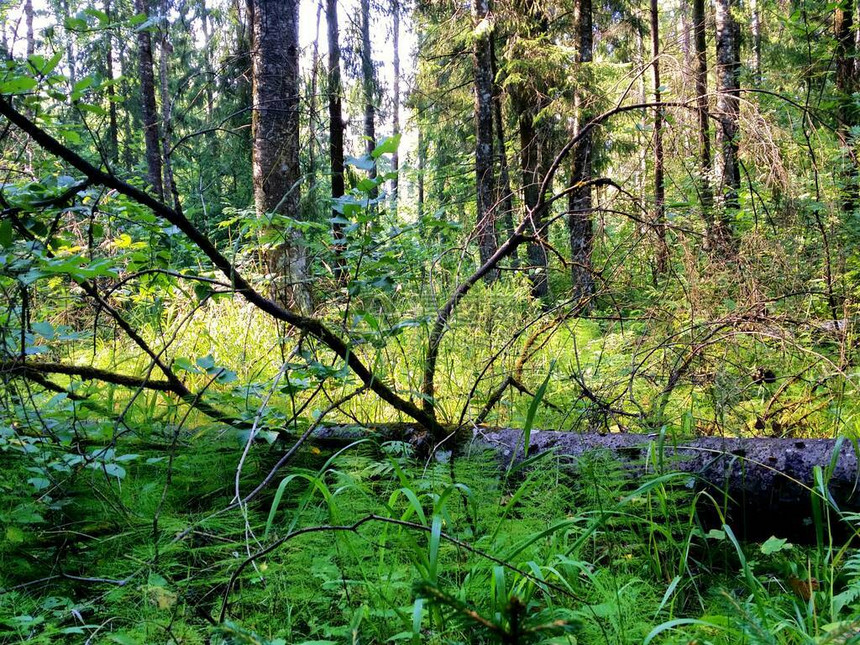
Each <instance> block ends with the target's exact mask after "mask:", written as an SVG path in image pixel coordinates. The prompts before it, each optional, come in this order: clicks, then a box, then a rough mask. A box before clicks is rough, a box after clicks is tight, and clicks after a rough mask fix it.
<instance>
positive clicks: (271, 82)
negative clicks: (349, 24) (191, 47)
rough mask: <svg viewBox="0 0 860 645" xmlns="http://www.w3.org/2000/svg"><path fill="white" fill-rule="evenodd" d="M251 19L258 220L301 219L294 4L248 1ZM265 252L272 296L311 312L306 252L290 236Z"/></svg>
mask: <svg viewBox="0 0 860 645" xmlns="http://www.w3.org/2000/svg"><path fill="white" fill-rule="evenodd" d="M249 8H250V13H251V17H252V22H251V34H252V46H251V61H252V95H253V117H252V128H253V137H254V143H253V175H254V203H255V205H256V209H257V215H258V217H261V218H264V217H265V218H269V217H271V216H272V215H282V216H287V217H291V218H295V219H299V218H300V213H299V202H300V188H299V184H300V180H301V169H300V167H299V3H298V0H286V1H285V0H249ZM281 239H282V241H281V242H280V243H279V244H277V245H275V247H274V248H271V249H270V250H269V251H268V252H267V257H266V261H267V264H268V268H269V273H270V275H271V276H272V278H273V286H272V296H273V299H274V300H275V301H276V302H279V303H281V304H282V305H284V306H295V307H298V309H299V310H301V311H309V310H310V308H311V302H310V291H309V289H308V286H307V283H306V281H307V278H308V267H307V255H306V251H305V248H304V247H303V246H302V245H301V243H300V242H301V241H300V239H299V236H298V235H297V234H295V233H294V232H292V231H284V232H282V238H281Z"/></svg>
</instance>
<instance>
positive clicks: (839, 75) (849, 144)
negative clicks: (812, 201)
mask: <svg viewBox="0 0 860 645" xmlns="http://www.w3.org/2000/svg"><path fill="white" fill-rule="evenodd" d="M854 10H855V8H854V0H842V2H841V3H840V4H839V6H837V8H836V10H835V14H834V20H833V25H834V31H835V35H836V55H835V59H836V93H837V101H838V108H837V118H838V120H839V123H838V129H837V132H838V134H839V138H840V141H841V144H842V149H843V154H844V156H845V158H846V160H845V168H844V170H843V172H842V184H843V185H842V187H841V189H840V193H841V195H840V201H841V208H842V213H843V215H850V214H851V213H853V212H854V211H855V210H856V209H857V206H858V201H860V196H858V182H857V175H858V169H857V156H856V153H855V152H854V145H855V144H854V141H853V138H852V136H851V129H852V128H853V127H854V126H856V125H857V123H858V118H857V117H858V114H857V108H856V107H855V105H854V93H855V92H857V91H858V82H857V80H858V74H857V72H856V71H855V68H854V58H855V43H854V25H853V18H854Z"/></svg>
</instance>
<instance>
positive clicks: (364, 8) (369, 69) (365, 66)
mask: <svg viewBox="0 0 860 645" xmlns="http://www.w3.org/2000/svg"><path fill="white" fill-rule="evenodd" d="M361 78H362V85H363V90H364V141H365V150H366V152H367V155H368V156H370V153H372V152H373V150H374V148H376V97H375V94H376V82H375V80H374V75H373V51H372V50H371V45H370V0H361ZM367 176H368V177H369V178H370V179H376V164H373V166H372V167H371V168H370V170H369V171H368V173H367ZM378 194H379V193H378V191H377V190H376V189H375V188H374V189H373V190H372V191H371V193H370V197H371V199H375V198H376V196H377V195H378Z"/></svg>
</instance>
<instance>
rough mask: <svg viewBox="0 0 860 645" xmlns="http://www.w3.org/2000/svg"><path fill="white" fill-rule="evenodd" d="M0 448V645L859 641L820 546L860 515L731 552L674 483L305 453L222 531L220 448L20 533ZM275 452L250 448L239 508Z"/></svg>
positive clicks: (852, 605)
mask: <svg viewBox="0 0 860 645" xmlns="http://www.w3.org/2000/svg"><path fill="white" fill-rule="evenodd" d="M4 447H5V448H7V450H6V452H4V453H0V467H2V471H3V472H4V474H5V475H6V476H5V477H4V481H3V482H2V484H0V485H2V487H3V489H4V494H3V496H2V499H3V506H2V513H3V520H4V525H5V535H4V537H3V541H2V546H0V558H2V559H0V570H2V585H3V587H4V588H5V589H4V593H2V594H0V641H2V642H8V643H19V642H20V643H24V642H28V643H49V642H87V643H120V644H127V643H207V642H211V643H218V642H220V643H307V644H310V643H314V644H321V643H348V642H350V643H385V642H411V643H419V642H422V643H423V642H427V643H484V642H487V643H489V642H500V641H501V642H521V643H527V642H529V643H531V642H545V643H642V642H655V643H656V642H660V643H674V642H678V643H687V642H709V643H741V642H744V643H759V642H761V643H815V642H820V643H824V642H830V643H837V642H839V643H841V642H858V639H860V607H858V604H857V600H858V599H860V556H858V555H857V554H856V552H855V551H854V550H853V549H851V548H849V547H850V546H853V542H852V541H851V540H849V542H848V543H844V542H843V543H841V544H840V543H834V541H833V539H832V538H831V537H830V536H831V529H832V528H833V526H834V525H835V524H836V523H839V522H848V523H852V526H853V527H854V529H853V530H852V531H850V533H851V534H852V535H853V534H854V533H855V530H856V529H858V527H860V517H842V518H840V517H837V516H836V514H835V513H833V512H829V511H827V510H826V509H824V511H823V512H822V513H821V514H817V515H816V518H817V520H816V523H817V529H818V530H817V535H818V538H817V540H816V542H814V543H813V544H811V545H805V546H804V545H800V544H794V545H793V544H791V543H789V542H787V541H786V540H784V539H779V538H777V537H773V538H771V539H768V540H767V541H765V542H763V543H758V544H756V543H741V542H739V541H738V540H737V539H736V537H735V536H736V534H738V535H739V532H738V531H737V527H736V528H735V530H733V529H732V527H725V526H724V527H722V528H707V527H702V526H700V525H699V523H698V520H697V514H696V512H695V511H696V509H697V508H699V507H701V506H704V505H709V504H714V500H713V499H709V498H708V497H707V496H706V495H701V494H697V493H695V492H694V491H692V490H691V489H690V488H688V487H687V486H686V482H687V480H688V478H678V477H672V476H671V474H666V475H662V476H654V477H652V478H646V479H643V480H640V481H637V482H635V483H633V482H630V481H629V480H626V479H625V478H624V476H623V474H622V472H621V469H620V467H619V466H618V465H617V464H615V463H614V462H612V461H611V460H609V459H607V458H603V457H601V456H599V455H595V456H593V457H592V458H590V459H586V460H584V461H580V462H579V463H578V464H577V465H576V467H575V468H572V467H571V466H570V464H566V463H564V460H563V459H562V458H560V457H557V456H553V455H550V454H548V453H546V454H545V455H544V456H542V457H540V458H537V459H535V460H533V461H531V462H530V463H528V464H526V465H523V466H514V467H511V468H505V467H504V466H502V467H500V466H499V463H498V461H497V460H495V459H494V458H492V457H491V456H489V455H487V456H485V457H481V456H472V457H470V458H468V459H465V458H457V459H455V461H454V463H453V464H451V463H450V462H449V461H447V460H444V461H438V460H433V461H431V462H428V463H422V462H419V461H416V460H414V459H412V458H410V457H408V456H406V455H405V453H406V452H408V447H407V446H406V445H405V444H400V443H397V442H391V443H387V444H384V445H382V446H381V447H380V446H377V445H375V444H373V443H372V442H370V441H364V442H357V443H356V444H353V445H351V446H349V447H347V448H345V449H343V450H341V451H339V452H338V453H336V454H334V455H324V454H321V453H320V451H319V449H318V448H315V447H311V448H309V449H308V450H306V451H305V452H304V453H303V455H302V456H301V459H300V461H299V462H298V463H297V464H296V466H295V467H294V468H292V469H291V470H290V471H289V475H288V476H287V477H286V478H284V479H280V480H278V481H279V483H280V485H279V486H274V485H273V486H272V487H271V489H270V490H267V491H266V492H265V493H263V494H262V495H260V496H259V497H258V498H257V499H255V500H254V501H253V502H252V503H250V504H249V505H248V507H247V508H245V509H244V510H241V511H240V510H238V509H234V510H233V511H231V512H228V513H224V512H223V509H225V507H227V506H228V505H229V504H230V502H231V500H232V499H233V498H234V494H235V490H236V486H237V483H236V482H237V468H238V466H239V459H240V455H241V453H242V450H241V446H240V445H239V444H237V442H236V440H235V438H234V439H232V440H227V439H226V438H220V439H219V438H217V437H215V436H212V437H209V438H207V439H205V440H204V439H201V438H200V437H198V438H196V439H195V441H194V444H193V447H189V446H186V445H182V444H181V443H180V445H178V446H176V448H178V449H176V450H173V449H167V450H165V448H164V447H159V446H156V445H149V446H147V445H143V444H141V445H138V446H135V445H134V443H129V444H127V445H126V446H125V448H124V450H126V451H127V452H126V454H124V455H115V456H114V459H112V460H111V462H112V463H113V464H114V466H117V465H118V466H119V467H120V468H122V469H123V471H124V472H123V473H122V477H118V476H115V475H116V473H113V474H112V473H110V472H106V471H105V468H104V467H89V468H80V467H79V466H77V465H75V464H71V465H70V467H71V468H72V470H73V476H72V477H71V479H70V481H71V484H70V485H67V486H66V487H65V488H64V490H63V491H62V493H61V494H60V493H59V491H53V490H51V489H50V488H46V489H45V491H44V492H43V494H44V495H45V496H51V495H54V497H53V498H52V499H51V504H50V506H49V511H48V514H46V515H43V516H38V517H34V514H35V513H36V511H35V510H33V509H32V508H30V507H31V505H32V502H31V500H32V496H31V495H30V494H29V493H28V492H27V491H28V489H29V488H30V487H31V486H32V482H30V483H29V484H28V479H32V475H33V473H32V472H28V471H27V470H25V469H22V468H21V466H20V459H17V455H16V454H15V450H14V449H10V448H11V447H10V446H8V445H7V446H4ZM92 450H95V448H92ZM281 450H282V448H281V444H280V443H279V442H276V443H274V444H273V445H272V446H267V445H265V444H262V445H257V446H255V447H253V448H252V449H251V450H250V451H249V453H248V457H247V459H246V460H245V462H244V463H243V464H242V466H241V472H240V475H239V477H238V479H239V489H240V490H241V491H242V492H243V493H244V492H247V491H249V490H251V489H252V488H253V487H254V486H255V485H256V484H257V483H258V482H259V481H260V480H261V479H262V478H263V477H264V476H265V474H266V472H268V470H269V469H270V468H271V466H272V465H273V464H274V463H275V461H276V460H277V458H278V457H279V456H280V454H281ZM58 467H59V466H58ZM28 509H29V510H28ZM368 518H370V519H368ZM374 518H381V519H374ZM363 519H364V520H365V521H366V523H364V524H361V525H360V526H359V527H357V528H356V529H355V530H354V531H352V530H340V531H335V530H319V531H317V530H315V528H314V527H320V526H325V525H330V526H332V525H333V526H343V527H345V526H349V525H351V524H353V523H355V522H358V521H360V520H363ZM390 520H394V521H395V522H399V523H392V522H391V521H390ZM421 527H427V528H421ZM306 529H311V530H310V531H308V532H302V531H303V530H306ZM292 531H298V532H299V533H298V534H297V535H295V536H294V537H292V538H291V539H286V540H284V541H283V542H282V543H279V546H277V548H274V549H272V550H271V552H268V553H265V554H264V555H262V556H261V557H257V558H255V559H253V561H252V562H249V563H247V566H246V567H245V568H244V569H243V570H242V572H241V574H240V575H239V576H238V577H237V578H236V580H235V581H234V582H233V581H231V575H233V574H234V572H236V571H237V568H238V567H240V565H241V564H242V563H243V562H245V561H246V560H248V559H249V555H250V554H256V553H257V552H258V551H260V550H261V549H262V548H264V547H265V546H266V545H271V544H273V543H275V542H276V541H277V540H280V539H283V538H285V536H288V535H289V534H290V532H292ZM225 599H226V600H227V602H228V604H227V606H226V608H225V607H224V602H225ZM222 613H223V618H224V620H223V622H222ZM512 638H513V639H515V640H511V639H512ZM505 639H508V640H505Z"/></svg>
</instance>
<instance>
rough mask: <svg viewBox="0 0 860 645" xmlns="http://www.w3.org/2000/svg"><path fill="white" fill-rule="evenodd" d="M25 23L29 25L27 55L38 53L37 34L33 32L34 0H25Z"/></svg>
mask: <svg viewBox="0 0 860 645" xmlns="http://www.w3.org/2000/svg"><path fill="white" fill-rule="evenodd" d="M24 23H25V24H26V27H27V57H28V58H29V57H30V56H32V55H33V54H35V53H36V36H35V34H34V33H33V0H24Z"/></svg>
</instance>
